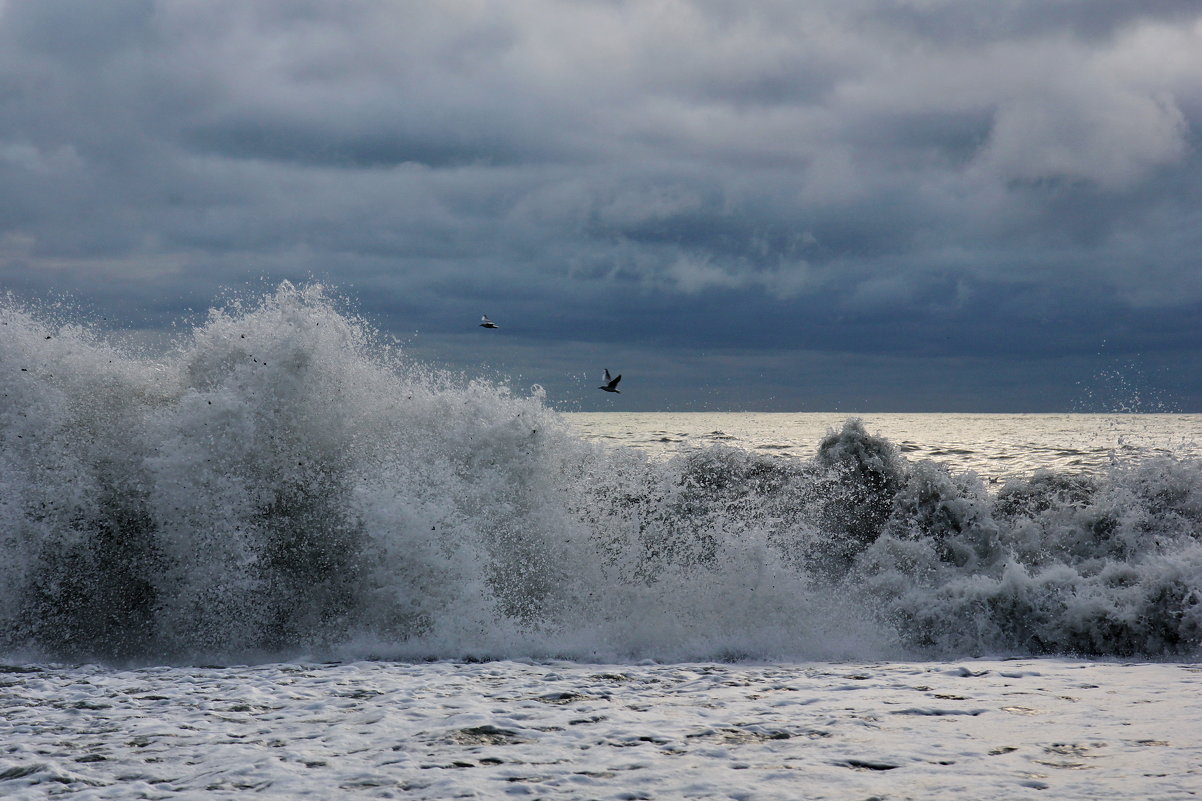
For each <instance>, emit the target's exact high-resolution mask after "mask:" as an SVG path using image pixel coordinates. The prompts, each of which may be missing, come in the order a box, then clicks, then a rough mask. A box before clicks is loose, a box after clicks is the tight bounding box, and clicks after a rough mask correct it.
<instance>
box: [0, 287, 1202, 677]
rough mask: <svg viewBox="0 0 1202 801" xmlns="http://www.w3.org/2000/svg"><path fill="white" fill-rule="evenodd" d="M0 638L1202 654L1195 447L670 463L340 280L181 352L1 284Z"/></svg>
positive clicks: (73, 648)
mask: <svg viewBox="0 0 1202 801" xmlns="http://www.w3.org/2000/svg"><path fill="white" fill-rule="evenodd" d="M0 322H2V323H3V325H0V375H2V376H3V381H2V382H0V653H3V654H5V655H7V656H9V657H10V658H25V659H60V660H72V661H78V660H89V659H103V660H115V661H138V662H146V661H155V660H159V661H163V660H165V661H190V660H210V661H226V662H228V661H248V660H257V659H269V658H279V657H289V656H296V655H301V654H304V655H326V656H331V657H334V658H349V657H364V656H379V657H388V658H428V657H438V658H442V657H446V658H463V657H479V658H487V657H515V656H563V657H568V658H580V659H589V660H594V661H596V660H601V659H616V660H630V659H642V658H655V659H669V660H682V659H705V660H708V659H791V658H805V659H814V658H841V657H856V658H873V657H880V658H892V657H897V656H901V655H909V656H914V655H929V656H937V657H941V658H950V657H954V656H964V655H974V654H991V655H998V654H1027V655H1029V654H1051V653H1056V654H1079V655H1108V656H1120V655H1121V656H1145V657H1155V658H1197V656H1198V654H1199V652H1200V650H1202V464H1199V463H1198V462H1197V461H1192V460H1175V459H1172V458H1158V459H1154V460H1145V461H1141V462H1139V463H1135V464H1130V465H1118V466H1115V467H1114V468H1113V469H1111V470H1110V471H1109V472H1108V473H1106V474H1104V475H1099V476H1092V477H1091V476H1084V475H1073V474H1066V473H1057V472H1051V471H1039V472H1036V473H1034V474H1032V475H1030V476H1029V477H1026V478H1024V479H1022V480H1013V481H1010V482H1009V483H1007V484H1006V485H1005V486H1004V487H1002V488H1001V489H1000V490H997V491H990V490H989V489H987V488H986V487H985V486H984V485H983V484H982V483H981V482H980V481H979V480H978V479H977V478H976V477H975V476H974V475H972V474H952V473H950V472H949V471H948V470H947V469H946V468H945V467H944V466H942V465H940V464H939V463H936V462H931V461H920V462H910V461H908V460H907V459H905V458H904V457H903V456H902V455H901V454H900V452H899V451H898V449H897V448H896V447H894V446H893V445H892V444H891V443H890V442H888V441H886V440H884V439H882V438H879V437H876V436H872V435H870V434H869V433H868V432H867V431H866V430H865V429H864V427H863V425H862V424H861V423H860V422H858V421H856V420H849V421H847V423H846V424H845V425H844V426H843V428H842V430H840V431H832V432H831V433H830V434H829V435H828V436H827V437H826V438H825V439H824V440H823V441H822V442H821V444H820V446H819V449H818V453H817V455H816V456H815V457H814V458H813V459H809V460H788V459H780V458H774V457H769V456H764V455H761V454H757V453H755V452H752V451H746V450H740V449H736V448H731V447H727V446H722V445H719V446H714V447H709V448H704V449H699V450H696V451H692V452H689V453H687V454H685V455H681V456H678V457H676V458H674V459H671V460H668V461H666V462H660V461H654V460H650V459H648V458H646V457H645V456H643V455H642V454H641V453H639V452H638V451H636V450H634V449H612V448H610V449H606V448H604V447H602V446H600V445H598V444H595V443H592V442H588V441H586V440H584V439H583V438H581V437H579V436H577V435H576V434H574V433H573V432H572V431H571V430H570V429H569V427H568V426H567V424H566V423H564V422H563V421H562V420H561V419H560V418H559V417H558V416H557V415H556V414H555V413H554V412H552V411H550V410H549V409H548V408H547V407H546V405H545V404H544V402H543V399H542V397H541V396H540V393H539V392H538V391H537V390H535V391H534V392H533V393H532V394H530V395H529V396H521V395H518V394H515V393H514V392H512V391H511V390H510V389H507V388H506V387H504V386H498V385H495V384H491V383H487V382H479V381H470V380H466V379H462V378H456V377H454V376H451V375H447V374H444V373H440V372H437V371H434V370H430V369H428V368H426V367H424V366H423V365H421V364H415V363H412V362H410V361H407V360H405V359H404V358H403V357H402V356H401V355H400V354H398V353H397V352H396V351H395V350H394V349H392V348H390V347H387V346H385V345H383V344H381V343H380V342H379V341H377V338H376V336H375V334H374V333H373V332H372V330H371V329H370V328H369V327H368V326H367V325H365V324H364V323H363V322H362V321H360V320H357V319H355V318H353V317H352V316H348V315H346V314H343V313H340V312H339V311H338V310H337V309H336V306H335V304H334V303H332V302H331V300H330V299H329V298H328V297H327V296H326V294H325V293H324V292H323V290H322V289H321V288H320V287H316V286H308V287H294V286H292V285H289V284H284V285H282V286H281V287H280V288H279V289H278V290H277V291H276V292H275V293H274V294H271V295H269V296H267V297H264V298H262V299H258V300H255V301H253V302H250V303H245V304H244V303H239V302H234V303H232V304H231V305H230V306H228V307H227V308H225V309H221V310H215V311H212V312H210V314H209V317H208V319H207V321H206V322H205V323H204V324H203V325H201V326H199V327H198V328H197V329H196V330H194V331H192V332H191V334H190V336H189V337H188V338H187V340H186V341H184V342H182V343H181V344H179V345H178V346H177V347H176V349H175V350H174V351H173V352H172V353H170V354H169V355H167V356H156V357H153V358H150V357H137V356H135V355H133V354H131V353H129V352H127V351H125V350H122V349H119V348H116V347H114V346H112V345H110V344H106V341H105V340H104V339H103V337H101V336H100V335H98V334H97V333H95V332H94V331H92V330H90V329H89V328H88V327H86V326H81V325H78V324H63V323H61V322H55V321H54V320H53V315H49V314H45V313H42V312H38V311H35V310H31V309H30V308H28V307H27V306H23V305H21V304H20V303H18V302H16V301H14V300H12V299H11V298H10V299H9V300H7V301H0Z"/></svg>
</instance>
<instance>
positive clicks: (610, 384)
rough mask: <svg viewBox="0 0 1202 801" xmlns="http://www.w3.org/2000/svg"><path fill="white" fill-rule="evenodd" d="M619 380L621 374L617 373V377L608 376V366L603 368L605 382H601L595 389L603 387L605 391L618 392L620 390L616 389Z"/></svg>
mask: <svg viewBox="0 0 1202 801" xmlns="http://www.w3.org/2000/svg"><path fill="white" fill-rule="evenodd" d="M621 380H622V376H621V375H619V376H618V377H617V378H610V377H609V368H608V367H606V368H605V383H604V384H602V385H601V386H599V387H597V389H603V390H605V391H606V392H617V393H619V394H620V393H621V392H622V390H620V389H618V382H619V381H621Z"/></svg>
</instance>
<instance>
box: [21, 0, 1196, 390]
mask: <svg viewBox="0 0 1202 801" xmlns="http://www.w3.org/2000/svg"><path fill="white" fill-rule="evenodd" d="M1200 76H1202V9H1199V7H1198V5H1197V3H1195V2H1185V1H1184V0H1180V1H1177V0H1166V2H1160V3H1154V4H1149V3H1140V2H1134V0H1089V1H1086V0H1042V1H1040V2H1037V1H1036V0H1012V1H1010V2H1001V3H998V2H992V1H990V2H986V1H985V0H969V1H968V2H965V1H964V0H955V2H953V1H952V0H908V2H907V1H906V0H902V1H900V2H898V1H896V0H894V1H891V2H885V0H829V2H808V3H792V2H776V1H774V0H759V1H758V2H752V3H744V4H735V3H726V2H716V1H714V0H693V1H692V2H685V0H646V1H645V2H621V1H620V0H556V1H554V2H552V1H551V0H531V2H523V3H513V4H495V3H484V2H478V1H475V0H446V1H445V2H438V3H422V2H396V3H378V2H368V1H367V0H339V2H317V0H307V1H302V0H290V1H289V2H284V1H282V0H262V2H255V3H245V2H233V0H159V1H157V2H156V1H155V0H106V2H103V3H96V2H90V1H89V0H37V1H36V2H34V1H33V0H0V286H2V287H4V288H7V289H9V290H11V291H13V292H15V293H16V294H17V295H18V296H33V297H37V296H41V295H45V294H47V293H54V294H59V293H65V294H68V295H70V296H71V297H73V298H75V299H77V300H78V302H79V303H80V304H81V305H84V306H89V307H92V308H95V309H98V310H99V311H100V312H101V313H102V314H103V315H104V316H106V317H108V318H109V319H110V320H115V321H119V324H120V325H123V326H127V327H131V328H144V329H156V328H161V327H164V326H166V325H169V324H170V323H171V322H172V321H173V320H175V319H177V318H178V317H179V316H180V315H181V314H183V313H184V310H185V309H198V308H199V309H203V308H205V307H207V306H208V305H210V304H212V303H214V302H216V301H217V300H218V298H219V297H220V296H222V294H223V293H226V292H229V291H231V290H233V291H236V290H237V289H238V288H239V287H243V286H246V285H247V283H248V282H251V283H253V284H254V285H261V284H262V283H263V282H264V281H266V282H267V283H268V284H270V283H271V282H272V281H275V280H279V279H283V278H288V279H293V280H307V279H310V278H312V279H316V280H321V281H323V282H328V283H331V284H333V285H335V286H336V287H338V291H339V292H341V293H342V294H343V295H345V296H346V297H347V299H348V301H349V302H350V304H351V305H352V306H354V307H356V308H358V309H359V310H361V311H362V312H363V313H364V314H365V315H366V316H368V317H369V318H370V319H371V320H373V321H374V322H375V323H376V324H377V325H378V326H380V327H381V328H383V329H384V330H386V331H393V332H396V333H398V334H401V335H403V336H404V337H405V338H406V342H407V347H408V348H409V350H410V351H411V352H412V353H413V354H414V355H415V356H418V357H420V358H424V359H430V360H432V361H435V362H438V363H442V364H446V365H448V366H451V367H454V368H455V369H462V370H467V371H469V372H472V371H502V372H504V373H506V374H508V375H512V376H514V377H515V381H528V382H532V383H533V382H537V383H540V384H543V385H544V386H546V387H547V388H548V390H549V394H550V398H551V400H552V402H554V403H562V405H564V407H565V408H594V407H601V408H611V407H612V408H619V407H618V406H615V405H614V404H615V403H618V402H619V400H618V399H613V398H596V397H593V396H594V395H602V394H603V393H597V392H594V391H592V389H591V387H592V385H593V384H594V383H595V382H593V380H592V379H593V378H595V377H596V376H595V375H593V374H599V373H600V370H601V368H602V367H605V366H608V367H611V368H614V369H616V370H619V371H621V372H623V373H624V374H625V376H626V378H625V379H624V385H623V386H624V390H625V391H624V393H623V395H622V396H621V397H620V402H621V403H622V404H625V408H676V409H685V408H747V409H756V408H772V409H815V410H829V409H837V410H848V411H851V410H860V411H871V410H914V409H930V410H960V409H963V410H980V411H991V410H997V411H1001V410H1033V411H1038V410H1051V409H1067V410H1082V409H1083V408H1085V407H1087V406H1088V405H1089V403H1091V402H1092V401H1091V399H1092V398H1096V397H1098V395H1097V394H1095V393H1091V392H1090V391H1088V390H1086V391H1083V390H1082V386H1086V387H1088V386H1089V385H1090V384H1091V382H1096V381H1099V380H1101V379H1099V376H1108V375H1113V374H1114V372H1115V371H1116V370H1122V371H1125V372H1126V374H1127V375H1128V378H1127V379H1125V380H1128V381H1130V382H1132V383H1133V384H1139V385H1140V386H1141V387H1142V390H1141V391H1142V393H1143V397H1157V398H1161V399H1163V406H1164V407H1165V408H1168V409H1175V410H1183V411H1202V371H1200V370H1199V368H1200V367H1202V322H1200V321H1202V256H1200V254H1202V169H1200V165H1202V160H1200V158H1199V148H1198V145H1199V123H1200V121H1202V77H1200ZM482 312H487V313H488V314H489V315H490V316H492V317H493V318H494V319H496V320H497V321H498V322H500V323H501V324H502V329H501V331H499V332H489V338H488V339H482V338H481V337H480V336H478V335H479V334H480V333H481V332H479V331H478V330H476V328H475V321H476V320H477V319H478V317H479V314H480V313H482ZM415 332H416V333H415ZM492 334H498V335H500V336H492ZM620 360H621V361H622V362H624V363H619V361H620ZM584 373H588V374H589V376H590V377H589V378H588V379H587V380H584V379H582V378H580V376H581V375H582V374H584ZM699 382H700V383H699ZM702 384H704V385H702ZM640 386H641V387H642V388H643V392H642V394H641V395H640V390H639V387H640ZM585 388H588V391H585Z"/></svg>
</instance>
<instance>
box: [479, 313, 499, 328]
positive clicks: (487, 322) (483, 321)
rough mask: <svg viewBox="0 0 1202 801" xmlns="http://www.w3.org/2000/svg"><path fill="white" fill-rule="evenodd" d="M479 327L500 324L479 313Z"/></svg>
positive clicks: (491, 326)
mask: <svg viewBox="0 0 1202 801" xmlns="http://www.w3.org/2000/svg"><path fill="white" fill-rule="evenodd" d="M480 327H481V328H500V327H501V326H499V325H497V324H496V323H494V322H493V321H492V320H490V319H488V315H487V314H482V315H480Z"/></svg>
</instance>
